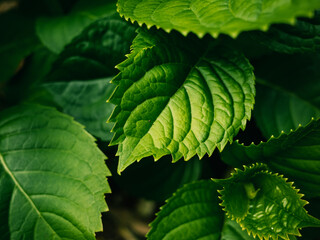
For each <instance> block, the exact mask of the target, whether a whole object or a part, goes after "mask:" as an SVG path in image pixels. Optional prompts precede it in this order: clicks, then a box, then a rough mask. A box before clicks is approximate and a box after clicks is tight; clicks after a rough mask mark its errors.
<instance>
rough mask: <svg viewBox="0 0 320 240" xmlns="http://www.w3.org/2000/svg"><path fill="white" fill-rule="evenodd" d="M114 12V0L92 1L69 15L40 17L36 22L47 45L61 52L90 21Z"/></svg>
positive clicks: (52, 49)
mask: <svg viewBox="0 0 320 240" xmlns="http://www.w3.org/2000/svg"><path fill="white" fill-rule="evenodd" d="M86 2H88V1H86ZM114 12H115V3H114V2H113V1H111V2H110V1H98V0H96V1H90V5H87V6H86V5H83V7H75V8H74V10H73V11H71V12H70V13H69V14H68V15H65V16H58V17H41V18H39V19H38V20H37V22H36V31H37V35H38V37H39V39H40V40H41V42H42V43H43V44H44V45H45V46H46V47H48V48H49V49H50V50H51V51H53V52H55V53H59V52H61V51H62V49H63V47H64V46H65V45H67V44H68V43H70V42H71V40H72V39H73V38H74V37H75V36H77V35H79V34H80V33H81V31H82V30H83V29H84V28H85V27H87V26H88V25H89V24H90V23H92V22H94V21H96V20H98V19H99V18H102V17H104V16H108V15H111V14H113V13H114Z"/></svg>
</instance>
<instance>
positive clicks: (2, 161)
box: [0, 153, 61, 239]
mask: <svg viewBox="0 0 320 240" xmlns="http://www.w3.org/2000/svg"><path fill="white" fill-rule="evenodd" d="M0 163H1V165H2V166H3V168H4V170H5V172H6V173H7V174H8V176H9V177H10V178H11V179H12V181H13V183H14V185H15V186H16V187H17V188H18V189H19V191H20V192H21V193H22V194H23V195H24V197H25V198H26V199H27V201H28V202H29V203H30V205H31V207H32V208H33V209H34V210H35V212H36V213H37V214H38V215H39V217H40V218H41V219H42V220H43V221H44V222H45V223H46V225H48V227H49V229H50V230H51V231H52V232H53V233H54V234H55V235H56V236H57V237H58V238H59V239H61V237H60V236H59V235H58V233H57V232H55V230H54V229H53V228H52V227H51V226H50V224H49V223H48V222H47V221H46V220H45V218H44V217H43V216H42V214H41V212H40V211H39V210H38V208H37V207H36V205H35V204H34V202H33V201H32V199H31V198H30V197H29V196H28V194H27V193H26V192H25V190H24V189H23V188H22V186H21V185H20V183H19V182H18V181H17V179H16V178H15V176H14V175H13V173H12V172H11V171H10V169H9V167H8V166H7V164H6V162H5V160H4V158H3V156H2V155H1V153H0Z"/></svg>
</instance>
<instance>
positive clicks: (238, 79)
mask: <svg viewBox="0 0 320 240" xmlns="http://www.w3.org/2000/svg"><path fill="white" fill-rule="evenodd" d="M132 49H133V51H132V53H131V54H130V55H129V57H128V59H127V60H126V61H124V62H123V63H121V64H120V65H118V66H117V68H118V69H119V70H120V71H121V72H120V74H119V75H117V77H116V78H114V79H113V82H114V83H116V84H118V86H117V88H116V90H115V92H114V94H113V95H112V97H111V100H110V101H111V102H113V103H114V104H116V105H117V107H116V108H115V110H114V112H113V114H112V116H111V118H110V121H112V122H116V124H115V127H114V129H113V131H114V132H115V135H114V138H113V140H112V143H111V144H112V145H116V144H119V148H118V152H117V155H119V156H120V161H119V167H118V170H119V172H121V171H122V170H123V169H125V168H126V167H127V166H129V165H130V164H131V163H133V162H134V161H136V160H140V159H141V158H143V157H147V156H154V158H155V159H159V158H161V157H162V156H164V155H168V154H171V155H172V158H173V161H177V160H179V159H180V158H181V157H184V158H185V159H186V160H188V159H190V158H192V157H193V156H194V155H195V154H197V155H198V156H199V157H200V158H202V157H203V156H204V155H205V154H206V153H208V154H209V155H211V154H212V152H213V151H214V149H215V148H216V147H218V149H219V150H220V151H221V150H222V149H223V148H224V146H225V145H226V143H227V142H228V141H232V139H233V137H234V136H235V135H236V134H237V133H238V131H239V129H240V128H244V127H245V124H246V120H247V119H249V118H250V116H251V109H252V107H253V103H254V95H255V88H254V75H253V72H252V71H253V69H252V67H251V65H250V64H249V63H248V61H247V60H246V59H245V58H244V57H243V56H242V55H241V54H240V53H239V52H237V51H235V50H232V49H230V48H229V47H226V46H224V45H218V46H212V45H210V46H208V44H206V41H205V40H204V41H200V40H198V39H197V38H192V37H190V38H183V37H182V36H181V35H180V34H178V33H173V34H166V33H164V32H163V31H144V30H141V31H140V33H139V35H138V36H137V37H136V38H135V40H134V43H133V46H132Z"/></svg>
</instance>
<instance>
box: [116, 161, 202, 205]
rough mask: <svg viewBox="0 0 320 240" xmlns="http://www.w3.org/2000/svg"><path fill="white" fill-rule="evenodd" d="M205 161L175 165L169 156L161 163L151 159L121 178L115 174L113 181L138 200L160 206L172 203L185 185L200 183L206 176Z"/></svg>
mask: <svg viewBox="0 0 320 240" xmlns="http://www.w3.org/2000/svg"><path fill="white" fill-rule="evenodd" d="M202 161H203V160H202ZM202 161H199V159H198V158H196V157H194V158H193V159H191V160H190V161H188V162H185V161H179V162H177V163H174V164H172V163H171V159H170V157H168V156H166V157H163V158H162V159H161V161H157V162H155V161H154V159H153V158H151V157H149V158H146V159H143V160H142V161H140V162H137V163H134V164H132V165H130V166H129V167H128V168H126V170H125V171H124V172H122V173H121V176H119V175H117V174H116V173H114V174H113V178H112V179H113V180H114V181H115V183H116V184H118V185H119V186H120V187H121V188H122V189H125V190H126V192H129V193H130V194H132V195H134V196H138V197H143V198H147V199H151V200H156V201H158V202H160V201H164V200H166V199H168V198H169V197H170V196H171V195H172V193H173V192H175V191H176V190H177V189H178V188H180V187H182V186H183V185H184V184H186V183H189V182H192V181H195V180H198V179H199V177H200V175H201V172H202V164H203V162H202ZM146 179H148V180H147V181H146Z"/></svg>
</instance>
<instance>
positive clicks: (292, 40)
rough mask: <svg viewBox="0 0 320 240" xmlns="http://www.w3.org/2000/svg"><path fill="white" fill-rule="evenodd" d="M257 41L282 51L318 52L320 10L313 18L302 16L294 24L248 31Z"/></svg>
mask: <svg viewBox="0 0 320 240" xmlns="http://www.w3.org/2000/svg"><path fill="white" fill-rule="evenodd" d="M247 34H248V35H249V36H250V37H252V39H253V40H254V41H256V42H259V43H261V44H263V45H265V46H267V47H268V48H270V49H271V50H274V51H277V52H282V53H289V54H290V53H305V52H318V51H319V50H320V12H319V11H317V12H316V13H315V16H314V18H313V19H307V18H300V19H298V20H297V22H296V24H295V25H294V26H290V25H286V24H276V25H273V26H271V27H270V29H269V31H268V32H266V33H265V32H261V31H254V32H249V33H247Z"/></svg>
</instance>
